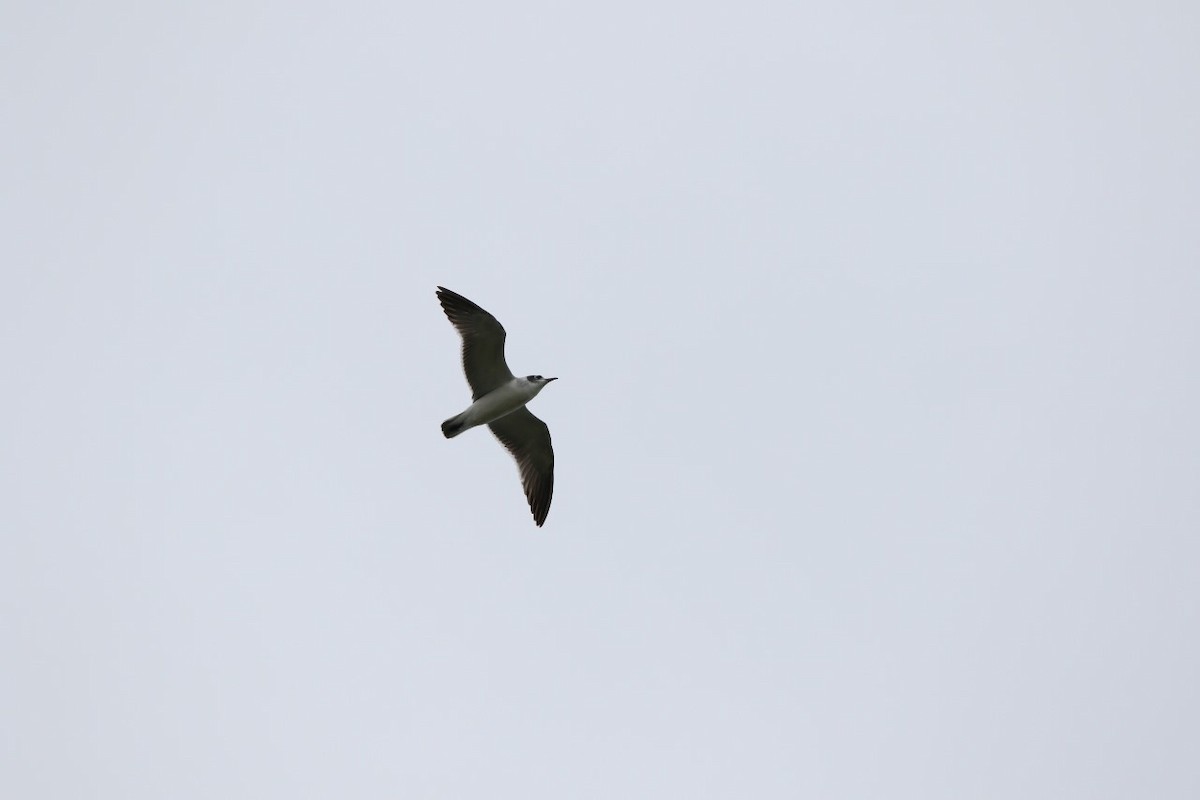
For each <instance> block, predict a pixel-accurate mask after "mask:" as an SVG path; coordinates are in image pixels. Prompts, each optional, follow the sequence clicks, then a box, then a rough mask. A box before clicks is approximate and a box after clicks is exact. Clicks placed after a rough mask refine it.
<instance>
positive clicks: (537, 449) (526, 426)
mask: <svg viewBox="0 0 1200 800" xmlns="http://www.w3.org/2000/svg"><path fill="white" fill-rule="evenodd" d="M488 427H489V428H491V429H492V433H494V434H496V438H497V439H499V440H500V443H501V444H502V445H504V446H505V447H506V448H507V449H508V452H510V453H512V456H513V458H515V459H516V460H517V467H518V468H519V469H520V471H521V485H522V486H523V487H524V489H525V499H526V500H528V501H529V510H530V511H532V512H533V521H534V522H536V523H537V525H538V527H539V528H540V527H541V526H542V523H543V522H545V521H546V515H547V514H549V513H550V500H551V499H552V498H553V496H554V448H553V447H552V446H551V445H550V429H549V428H548V427H546V423H544V422H542V421H541V420H540V419H538V418H537V417H535V416H534V415H533V414H532V413H531V412H530V411H529V409H528V408H524V407H522V408H518V409H517V410H516V411H514V412H512V413H511V414H505V415H504V416H503V417H501V418H500V419H498V420H496V421H495V422H493V423H491V424H489V425H488Z"/></svg>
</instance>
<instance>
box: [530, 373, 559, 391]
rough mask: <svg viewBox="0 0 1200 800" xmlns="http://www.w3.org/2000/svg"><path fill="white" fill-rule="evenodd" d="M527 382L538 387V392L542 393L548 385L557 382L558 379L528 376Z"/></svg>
mask: <svg viewBox="0 0 1200 800" xmlns="http://www.w3.org/2000/svg"><path fill="white" fill-rule="evenodd" d="M525 380H527V381H529V382H530V383H532V384H533V385H534V386H536V387H538V391H539V392H540V391H541V390H542V389H545V388H546V384H548V383H550V381H556V380H558V378H543V377H542V376H541V375H526V376H525Z"/></svg>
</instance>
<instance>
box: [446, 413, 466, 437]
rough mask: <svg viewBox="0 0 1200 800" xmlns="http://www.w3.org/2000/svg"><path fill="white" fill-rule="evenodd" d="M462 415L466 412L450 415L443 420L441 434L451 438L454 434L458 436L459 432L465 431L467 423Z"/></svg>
mask: <svg viewBox="0 0 1200 800" xmlns="http://www.w3.org/2000/svg"><path fill="white" fill-rule="evenodd" d="M464 416H466V412H464V413H462V414H459V415H458V416H455V417H451V418H450V419H448V420H446V421H445V422H443V423H442V435H443V436H445V437H446V438H447V439H453V438H454V437H455V436H458V435H459V434H460V433H462V432H463V431H465V430H466V429H467V425H466V421H465V420H464V419H463V417H464Z"/></svg>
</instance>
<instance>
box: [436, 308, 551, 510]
mask: <svg viewBox="0 0 1200 800" xmlns="http://www.w3.org/2000/svg"><path fill="white" fill-rule="evenodd" d="M437 298H438V300H439V301H440V302H441V304H442V310H443V311H445V312H446V316H447V317H449V318H450V322H451V324H453V325H454V327H455V328H456V329H457V330H458V332H459V334H460V335H461V336H462V340H463V344H462V361H463V371H464V372H466V373H467V383H469V384H470V385H471V399H472V400H473V401H474V402H472V403H471V405H470V406H469V407H468V408H467V410H466V411H464V412H462V413H461V414H458V415H456V416H453V417H451V418H450V419H448V420H446V421H445V422H443V423H442V433H443V434H444V435H445V437H446V438H447V439H453V438H454V437H455V436H458V435H459V434H460V433H462V432H463V431H465V430H469V429H470V428H474V427H476V426H478V425H487V426H488V427H489V428H491V429H492V433H494V434H495V435H496V438H497V439H499V440H500V443H501V444H502V445H504V446H505V447H506V448H507V449H508V452H509V453H511V454H512V456H513V458H515V459H516V460H517V466H518V467H519V468H520V470H521V485H522V486H523V487H524V489H525V499H526V500H528V501H529V510H530V511H532V512H533V521H534V522H536V523H537V526H538V527H539V528H540V527H541V526H542V523H543V522H545V521H546V514H548V513H549V512H550V499H551V497H552V496H553V494H554V448H553V447H551V446H550V429H549V428H547V427H546V423H544V422H542V421H541V420H540V419H538V418H537V417H535V416H534V415H533V414H532V413H530V411H529V409H528V408H526V407H525V404H526V403H528V402H529V401H530V400H532V399H533V398H535V397H537V395H538V392H540V391H542V389H545V388H546V386H547V385H549V383H550V381H554V380H558V379H557V378H543V377H542V376H541V375H526V376H525V377H523V378H518V377H515V376H514V375H513V374H512V370H510V369H509V368H508V363H507V362H506V361H505V360H504V337H505V333H504V326H503V325H501V324H500V322H499V321H498V320H497V319H496V318H495V317H493V316H492V315H491V314H489V313H488V312H486V311H484V310H483V309H482V308H480V307H479V306H477V305H475V304H474V303H472V302H471V301H470V300H468V299H467V298H465V297H463V296H462V295H461V294H456V293H454V292H452V291H450V290H449V289H445V288H443V287H441V286H439V287H438V290H437Z"/></svg>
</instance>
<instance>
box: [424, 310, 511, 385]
mask: <svg viewBox="0 0 1200 800" xmlns="http://www.w3.org/2000/svg"><path fill="white" fill-rule="evenodd" d="M437 298H438V300H439V301H441V304H442V310H443V311H445V312H446V316H447V317H449V319H450V322H451V323H452V324H453V325H454V327H455V328H456V329H457V330H458V332H459V334H460V335H461V336H462V340H463V346H462V360H463V372H465V373H467V383H469V384H471V399H472V400H478V399H479V398H481V397H483V396H484V395H485V394H487V393H488V392H490V391H492V390H493V389H495V388H496V387H497V386H501V385H503V384H505V383H507V382H508V381H510V380H512V377H513V374H512V370H510V369H509V368H508V363H507V362H506V361H505V360H504V335H505V334H504V326H503V325H501V324H500V323H499V322H498V321H497V320H496V318H495V317H493V316H492V315H491V314H489V313H488V312H486V311H484V310H483V309H482V308H480V307H479V306H477V305H475V304H474V303H472V302H471V301H470V300H468V299H467V298H465V297H463V296H462V295H461V294H456V293H454V292H452V291H450V290H449V289H444V288H442V287H441V286H439V287H438V290H437Z"/></svg>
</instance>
